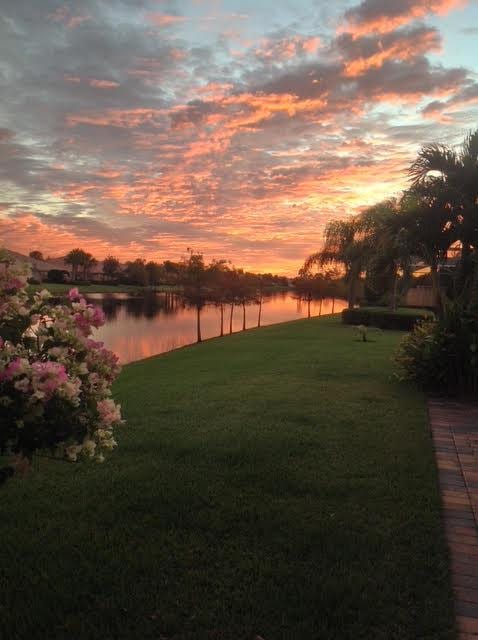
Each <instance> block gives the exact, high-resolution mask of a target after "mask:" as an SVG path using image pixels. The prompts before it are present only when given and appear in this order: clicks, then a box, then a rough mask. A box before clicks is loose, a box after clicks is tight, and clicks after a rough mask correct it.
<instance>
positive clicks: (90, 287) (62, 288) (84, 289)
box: [28, 282, 178, 295]
mask: <svg viewBox="0 0 478 640" xmlns="http://www.w3.org/2000/svg"><path fill="white" fill-rule="evenodd" d="M73 287H77V288H78V289H79V290H80V292H81V293H84V294H85V295H86V294H88V293H142V292H144V291H151V290H152V289H151V287H139V286H137V285H130V284H118V285H113V284H86V285H82V284H70V283H65V284H56V283H51V282H43V283H42V284H32V285H30V286H29V287H28V290H29V291H30V292H32V293H33V292H34V291H41V290H42V289H48V290H49V291H51V293H54V294H62V293H68V291H69V290H70V289H72V288H73ZM177 290H178V287H173V286H168V285H161V286H159V287H154V291H177Z"/></svg>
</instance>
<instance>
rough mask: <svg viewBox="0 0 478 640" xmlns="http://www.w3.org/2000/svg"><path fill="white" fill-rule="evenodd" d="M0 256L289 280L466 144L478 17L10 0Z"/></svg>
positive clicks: (402, 5)
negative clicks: (429, 162) (411, 170)
mask: <svg viewBox="0 0 478 640" xmlns="http://www.w3.org/2000/svg"><path fill="white" fill-rule="evenodd" d="M0 4H1V8H0V92H1V101H0V185H1V192H0V244H3V245H4V246H6V247H8V248H10V249H14V250H17V251H20V252H22V253H28V252H29V251H31V250H32V249H39V250H41V251H43V253H44V254H45V255H48V254H49V255H51V256H55V257H56V256H60V255H64V254H65V253H66V252H67V251H68V250H69V249H72V248H73V247H76V246H80V247H82V248H84V249H87V250H88V251H90V252H92V253H93V254H94V255H95V257H97V258H99V259H101V258H103V257H104V256H106V255H107V254H113V255H115V256H118V257H120V258H121V259H132V258H136V257H144V258H146V259H156V260H159V261H162V260H164V259H179V258H180V257H181V255H183V254H184V253H185V251H186V248H187V247H193V248H194V249H196V250H199V251H202V252H204V254H205V257H206V259H212V258H230V259H231V260H232V261H233V262H234V263H235V264H236V265H238V266H243V267H246V268H248V269H255V270H265V271H269V270H272V271H274V272H278V273H286V274H290V275H293V274H294V273H296V271H297V269H298V267H299V266H300V263H301V261H302V260H303V259H304V257H305V256H306V255H307V254H308V253H310V252H311V251H314V250H317V249H318V248H320V244H321V239H322V231H323V228H324V224H325V223H326V222H327V221H328V220H330V219H331V218H332V217H334V216H342V215H346V214H348V213H353V212H355V211H357V209H358V208H360V207H363V206H366V205H369V204H372V203H374V202H376V201H378V200H380V199H382V198H384V197H386V196H389V195H393V194H396V193H398V192H399V191H400V190H401V189H403V188H404V187H405V185H406V175H405V171H406V168H407V166H408V165H409V163H410V161H411V160H412V159H413V157H414V154H415V153H416V151H417V149H418V148H419V146H420V145H421V144H423V143H426V142H429V141H433V140H439V141H444V142H449V143H455V142H457V141H459V140H460V139H462V138H463V135H464V134H465V133H466V132H467V131H468V130H470V129H475V128H478V2H477V1H476V0H469V1H468V2H466V1H465V0H364V1H363V2H361V3H357V2H350V1H347V0H335V1H334V2H328V1H326V0H309V1H303V0H289V1H285V0H275V1H272V0H254V1H253V0H176V1H175V0H171V1H169V0H75V1H73V0H70V2H66V3H64V2H58V1H56V0H35V1H33V0H2V2H1V3H0Z"/></svg>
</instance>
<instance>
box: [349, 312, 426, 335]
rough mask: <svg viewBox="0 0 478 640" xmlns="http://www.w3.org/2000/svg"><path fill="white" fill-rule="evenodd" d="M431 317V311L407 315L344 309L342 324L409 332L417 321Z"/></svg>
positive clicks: (408, 313)
mask: <svg viewBox="0 0 478 640" xmlns="http://www.w3.org/2000/svg"><path fill="white" fill-rule="evenodd" d="M430 317H433V313H432V312H431V311H428V312H426V311H416V312H414V311H412V310H409V309H407V313H403V312H402V313H400V311H390V310H389V309H385V308H384V309H367V308H358V309H344V310H343V311H342V322H343V323H344V324H355V325H358V324H363V325H365V326H366V327H379V328H380V329H393V330H396V331H411V330H412V329H413V327H414V326H415V323H416V322H417V321H418V320H424V319H425V318H430Z"/></svg>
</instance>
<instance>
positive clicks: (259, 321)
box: [257, 296, 262, 327]
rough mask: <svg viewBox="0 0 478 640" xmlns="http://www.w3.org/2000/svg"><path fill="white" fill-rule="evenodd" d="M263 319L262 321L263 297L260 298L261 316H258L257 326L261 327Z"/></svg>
mask: <svg viewBox="0 0 478 640" xmlns="http://www.w3.org/2000/svg"><path fill="white" fill-rule="evenodd" d="M261 319H262V296H261V297H260V298H259V314H258V316H257V326H258V327H260V326H261Z"/></svg>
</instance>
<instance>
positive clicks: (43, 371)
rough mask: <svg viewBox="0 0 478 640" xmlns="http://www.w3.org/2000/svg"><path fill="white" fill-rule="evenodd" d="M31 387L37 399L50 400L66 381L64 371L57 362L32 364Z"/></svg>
mask: <svg viewBox="0 0 478 640" xmlns="http://www.w3.org/2000/svg"><path fill="white" fill-rule="evenodd" d="M32 371H33V376H32V386H33V388H34V390H35V392H36V394H37V396H38V397H41V398H46V399H50V398H51V397H52V396H53V394H54V393H55V391H56V390H57V389H58V387H60V386H61V385H62V384H64V383H65V382H67V381H68V376H67V374H66V369H65V367H64V365H62V364H60V363H59V362H52V361H48V362H34V363H33V364H32Z"/></svg>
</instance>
